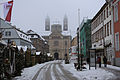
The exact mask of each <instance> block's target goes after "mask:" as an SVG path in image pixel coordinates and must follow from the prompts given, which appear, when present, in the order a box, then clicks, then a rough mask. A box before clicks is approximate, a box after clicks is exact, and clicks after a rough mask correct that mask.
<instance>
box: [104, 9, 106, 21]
mask: <svg viewBox="0 0 120 80" xmlns="http://www.w3.org/2000/svg"><path fill="white" fill-rule="evenodd" d="M105 18H106V17H105V10H104V20H105Z"/></svg>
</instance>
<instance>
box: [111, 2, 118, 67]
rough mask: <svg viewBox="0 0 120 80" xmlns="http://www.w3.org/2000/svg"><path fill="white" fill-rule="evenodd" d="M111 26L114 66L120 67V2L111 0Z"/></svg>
mask: <svg viewBox="0 0 120 80" xmlns="http://www.w3.org/2000/svg"><path fill="white" fill-rule="evenodd" d="M112 9H113V26H114V29H113V30H114V44H115V65H116V66H120V46H119V45H120V1H119V0H113V3H112Z"/></svg>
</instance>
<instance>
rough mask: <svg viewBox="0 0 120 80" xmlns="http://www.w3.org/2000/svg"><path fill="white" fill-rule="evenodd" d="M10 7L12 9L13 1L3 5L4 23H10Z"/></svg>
mask: <svg viewBox="0 0 120 80" xmlns="http://www.w3.org/2000/svg"><path fill="white" fill-rule="evenodd" d="M12 7H13V0H12V1H9V2H6V3H4V18H5V21H8V22H10V21H11V13H12Z"/></svg>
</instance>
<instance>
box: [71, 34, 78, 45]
mask: <svg viewBox="0 0 120 80" xmlns="http://www.w3.org/2000/svg"><path fill="white" fill-rule="evenodd" d="M71 46H77V36H75V37H74V38H73V39H72V41H71Z"/></svg>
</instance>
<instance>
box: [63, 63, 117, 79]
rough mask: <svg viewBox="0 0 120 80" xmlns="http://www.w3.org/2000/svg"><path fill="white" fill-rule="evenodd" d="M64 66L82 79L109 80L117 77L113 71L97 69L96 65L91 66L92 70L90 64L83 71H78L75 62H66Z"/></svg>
mask: <svg viewBox="0 0 120 80" xmlns="http://www.w3.org/2000/svg"><path fill="white" fill-rule="evenodd" d="M62 65H63V67H64V68H65V69H66V70H68V71H70V72H71V73H72V74H73V75H74V76H75V77H77V78H78V79H80V80H108V79H113V78H115V75H114V74H113V73H110V72H108V71H105V70H104V69H100V68H97V69H96V70H95V68H94V67H91V70H89V65H86V66H85V67H86V68H87V69H86V70H85V69H84V70H83V71H77V70H76V69H75V68H74V64H72V63H71V64H64V62H63V64H62Z"/></svg>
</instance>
